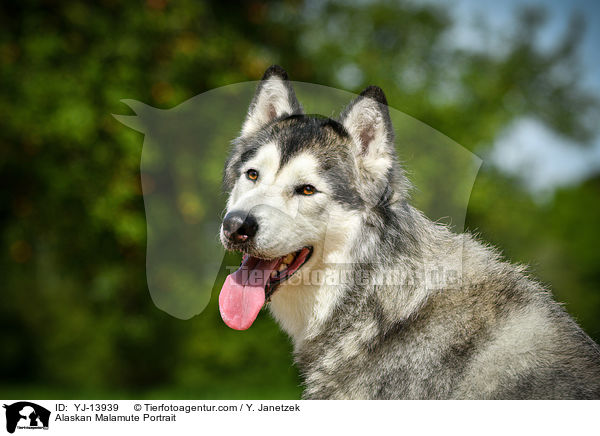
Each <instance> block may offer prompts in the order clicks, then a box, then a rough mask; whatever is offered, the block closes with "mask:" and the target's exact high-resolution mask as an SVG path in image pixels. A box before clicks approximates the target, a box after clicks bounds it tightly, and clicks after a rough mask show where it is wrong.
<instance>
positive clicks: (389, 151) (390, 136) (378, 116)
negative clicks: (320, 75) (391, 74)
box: [340, 86, 395, 179]
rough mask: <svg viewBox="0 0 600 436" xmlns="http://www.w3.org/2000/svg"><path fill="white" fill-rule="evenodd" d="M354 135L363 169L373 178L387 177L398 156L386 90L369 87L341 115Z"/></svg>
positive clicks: (356, 154) (344, 124)
mask: <svg viewBox="0 0 600 436" xmlns="http://www.w3.org/2000/svg"><path fill="white" fill-rule="evenodd" d="M340 122H341V123H342V125H343V126H344V127H345V129H346V130H347V131H348V133H349V134H350V136H351V138H352V143H353V145H352V146H353V153H354V155H355V157H356V159H357V161H358V163H359V167H360V169H361V172H366V173H367V174H366V175H367V176H369V178H370V179H377V178H379V177H381V176H383V177H385V175H386V174H387V172H388V171H389V170H390V169H391V168H392V166H393V164H394V159H395V157H394V156H395V148H394V129H393V127H392V121H391V118H390V113H389V110H388V106H387V100H386V98H385V94H384V93H383V91H382V89H381V88H379V87H377V86H369V87H368V88H367V89H365V90H364V91H363V92H361V93H360V95H359V96H358V97H357V98H356V99H354V100H353V101H352V102H351V103H350V104H349V105H348V107H346V109H344V111H343V112H342V114H341V115H340Z"/></svg>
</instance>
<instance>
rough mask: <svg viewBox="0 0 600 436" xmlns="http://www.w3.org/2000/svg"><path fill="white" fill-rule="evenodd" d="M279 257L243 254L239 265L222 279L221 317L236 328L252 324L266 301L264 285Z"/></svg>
mask: <svg viewBox="0 0 600 436" xmlns="http://www.w3.org/2000/svg"><path fill="white" fill-rule="evenodd" d="M278 263H279V259H275V260H261V259H257V258H256V257H251V256H246V258H244V261H243V262H242V266H241V267H240V269H238V270H237V271H236V272H234V273H233V274H230V275H228V276H227V278H226V279H225V283H224V284H223V288H222V289H221V293H220V294H219V310H220V311H221V318H223V321H225V324H227V325H228V326H229V327H231V328H232V329H235V330H246V329H247V328H248V327H250V326H251V325H252V323H253V322H254V320H255V319H256V317H257V316H258V312H259V311H260V309H261V308H262V307H263V305H264V304H265V286H266V284H267V281H268V280H269V276H270V275H271V272H272V271H273V270H274V269H275V267H276V266H277V264H278Z"/></svg>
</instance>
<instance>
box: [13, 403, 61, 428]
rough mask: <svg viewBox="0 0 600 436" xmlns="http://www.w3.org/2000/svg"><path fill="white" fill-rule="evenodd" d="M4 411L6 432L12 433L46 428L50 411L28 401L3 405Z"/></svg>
mask: <svg viewBox="0 0 600 436" xmlns="http://www.w3.org/2000/svg"><path fill="white" fill-rule="evenodd" d="M4 408H5V409H6V431H8V432H9V433H14V432H15V429H16V428H17V425H19V428H32V429H33V428H44V429H47V428H48V423H49V421H50V411H49V410H48V409H45V408H44V407H42V406H38V405H37V404H35V403H30V402H29V401H19V402H18V403H13V404H11V405H6V404H5V405H4Z"/></svg>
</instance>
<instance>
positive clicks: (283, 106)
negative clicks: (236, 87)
mask: <svg viewBox="0 0 600 436" xmlns="http://www.w3.org/2000/svg"><path fill="white" fill-rule="evenodd" d="M301 113H302V107H301V106H300V103H299V102H298V99H297V98H296V94H295V93H294V90H293V88H292V86H291V84H290V81H289V79H288V75H287V73H286V72H285V70H284V69H283V68H281V67H280V66H279V65H272V66H270V67H269V68H268V69H267V71H265V74H264V75H263V78H262V79H261V81H260V83H259V84H258V87H257V88H256V93H255V94H254V98H253V99H252V102H251V103H250V107H249V108H248V115H247V116H246V121H244V125H243V126H242V133H241V136H247V135H250V134H252V133H254V132H256V131H257V130H259V129H260V128H261V127H263V126H264V125H266V124H267V123H269V122H271V121H273V120H274V119H275V118H279V117H281V116H284V115H297V114H301Z"/></svg>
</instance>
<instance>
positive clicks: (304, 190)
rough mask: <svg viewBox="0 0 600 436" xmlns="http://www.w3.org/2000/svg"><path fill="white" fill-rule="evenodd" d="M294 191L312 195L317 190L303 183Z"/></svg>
mask: <svg viewBox="0 0 600 436" xmlns="http://www.w3.org/2000/svg"><path fill="white" fill-rule="evenodd" d="M296 192H297V193H298V194H302V195H313V194H314V193H315V192H317V189H316V188H315V187H314V186H313V185H303V186H299V187H298V189H296Z"/></svg>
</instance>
